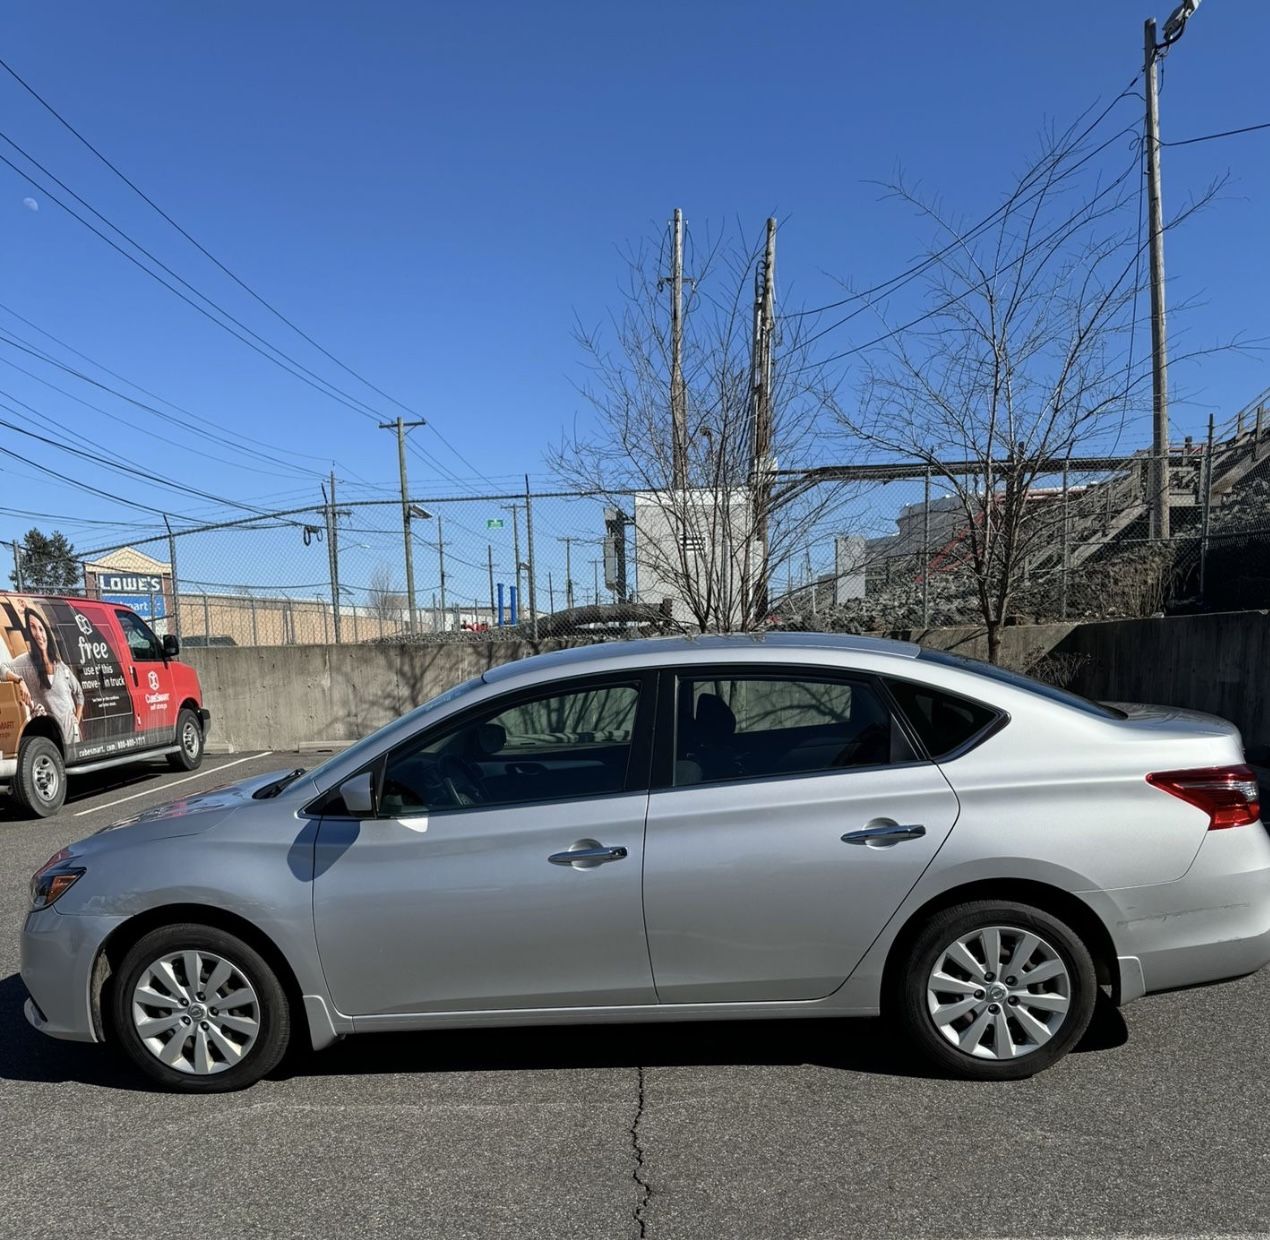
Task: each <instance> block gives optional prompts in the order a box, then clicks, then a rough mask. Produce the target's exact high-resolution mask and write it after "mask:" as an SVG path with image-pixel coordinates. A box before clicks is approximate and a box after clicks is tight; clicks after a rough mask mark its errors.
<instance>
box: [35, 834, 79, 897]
mask: <svg viewBox="0 0 1270 1240" xmlns="http://www.w3.org/2000/svg"><path fill="white" fill-rule="evenodd" d="M70 860H71V851H70V849H69V848H63V849H62V851H61V852H59V853H55V854H54V855H53V856H51V857H50V858H49V859H48V860H47V861H46V862H45V863H44V864H43V865H42V866H40V868H39V869H38V870H36V871H35V873H34V874H33V875H32V876H31V907H32V908H33V909H40V908H48V907H49V905H51V904H56V903H57V901H58V900H60V899H61V898H62V896H64V895H65V894H66V893H67V892H68V891H69V890H70V889H71V888H72V887H73V886H74V885H75V883H76V882H77V881H78V880H79V877H80V876H81V875H82V874H83V873H84V867H83V866H82V865H78V866H77V865H70V864H69V862H70Z"/></svg>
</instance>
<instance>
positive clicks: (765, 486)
mask: <svg viewBox="0 0 1270 1240" xmlns="http://www.w3.org/2000/svg"><path fill="white" fill-rule="evenodd" d="M775 341H776V221H775V220H774V219H769V220H768V221H767V243H766V245H765V246H764V248H763V266H762V269H761V271H759V272H758V273H757V274H756V279H755V297H754V340H753V356H752V358H751V366H750V368H751V373H752V375H753V402H754V431H753V437H754V456H753V461H752V463H751V467H750V468H751V474H752V476H751V479H750V486H751V491H752V495H753V501H752V502H753V504H754V543H755V550H756V553H757V555H758V563H757V564H756V565H754V567H753V570H752V571H753V574H754V581H753V583H752V585H753V589H752V592H751V598H752V600H753V608H754V614H753V616H752V617H751V619H753V620H757V619H758V618H759V617H760V616H762V615H763V614H764V613H765V612H766V611H767V560H768V551H767V542H768V528H767V526H768V516H769V511H770V508H771V503H772V482H771V470H772V391H773V377H774V376H773V364H774V361H773V354H774V352H775Z"/></svg>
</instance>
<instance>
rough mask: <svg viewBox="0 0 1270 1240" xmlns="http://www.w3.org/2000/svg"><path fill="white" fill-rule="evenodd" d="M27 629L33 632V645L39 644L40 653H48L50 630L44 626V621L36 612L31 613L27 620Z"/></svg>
mask: <svg viewBox="0 0 1270 1240" xmlns="http://www.w3.org/2000/svg"><path fill="white" fill-rule="evenodd" d="M27 631H28V632H29V633H30V634H31V643H32V645H35V646H38V647H39V648H40V653H41V654H43V655H47V654H48V648H49V635H48V630H47V629H46V628H45V627H44V621H42V620H41V619H40V618H39V617H38V616H37V615H35V613H34V612H32V613H31V616H30V618H29V620H28V621H27Z"/></svg>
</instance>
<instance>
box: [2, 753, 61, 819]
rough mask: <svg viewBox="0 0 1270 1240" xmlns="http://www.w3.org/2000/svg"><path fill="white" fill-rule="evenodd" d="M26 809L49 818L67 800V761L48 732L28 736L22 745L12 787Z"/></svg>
mask: <svg viewBox="0 0 1270 1240" xmlns="http://www.w3.org/2000/svg"><path fill="white" fill-rule="evenodd" d="M9 791H10V793H11V794H12V796H13V799H14V800H15V801H16V802H17V803H18V805H19V806H21V808H22V809H24V810H27V811H28V812H29V813H31V814H34V815H35V817H37V818H49V817H51V816H52V815H53V814H56V813H57V811H58V810H59V809H61V808H62V803H63V802H64V801H65V800H66V764H65V763H64V762H63V761H62V751H61V750H60V749H58V747H57V746H56V745H55V744H53V742H52V741H51V740H49V738H48V737H47V736H28V737H27V738H26V739H25V740H24V741H23V742H22V744H21V745H20V746H19V747H18V769H17V770H16V771H15V772H14V775H13V783H12V785H11V786H10V789H9Z"/></svg>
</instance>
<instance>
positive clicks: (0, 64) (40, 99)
mask: <svg viewBox="0 0 1270 1240" xmlns="http://www.w3.org/2000/svg"><path fill="white" fill-rule="evenodd" d="M0 68H3V69H4V71H5V72H6V73H7V74H8V75H9V76H10V77H11V78H13V80H14V81H15V82H17V84H18V85H19V86H21V87H22V89H23V90H25V91H26V92H27V94H29V95H30V96H31V97H32V98H33V99H34V100H35V101H36V102H37V103H39V105H40V106H41V107H42V108H44V109H45V111H47V112H48V113H49V114H50V115H51V116H52V117H53V118H54V119H55V120H56V121H57V122H58V123H59V124H60V125H61V126H62V127H63V128H64V129H66V130H67V131H68V132H69V133H70V134H72V135H73V136H74V137H75V138H76V139H77V140H78V141H79V142H80V143H81V144H82V145H83V146H85V147H86V148H87V149H88V150H89V151H91V152H92V153H93V155H95V156H96V157H97V159H99V160H100V161H101V162H102V163H103V164H105V165H106V167H107V168H109V169H110V171H111V172H113V173H114V174H115V176H117V177H118V178H119V179H120V180H121V181H122V182H123V183H124V184H125V185H126V186H128V188H129V189H131V190H132V191H133V193H135V194H136V195H137V196H138V197H139V198H141V200H142V201H143V202H145V203H146V205H147V206H149V207H150V208H151V209H152V210H154V211H155V212H157V213H158V214H159V215H160V216H161V217H162V218H163V219H164V220H166V221H167V223H168V224H170V225H171V226H172V227H173V228H175V229H176V231H177V232H179V233H180V234H181V236H182V237H184V238H185V240H186V241H188V242H189V243H190V244H191V245H192V246H193V247H194V248H195V249H196V250H198V252H199V253H200V254H202V255H203V256H204V257H205V258H206V259H208V261H210V262H211V263H213V264H214V265H215V266H216V267H217V268H219V270H220V271H222V272H223V273H224V274H225V275H226V276H228V277H229V278H230V279H231V280H233V282H234V283H235V284H237V285H238V286H239V288H241V289H243V291H244V292H246V293H247V294H248V295H249V296H250V297H252V298H253V299H254V300H255V301H257V302H258V303H259V304H260V305H262V306H264V308H265V309H266V310H268V311H269V312H270V313H271V314H272V315H274V316H275V317H276V318H278V319H279V320H280V321H281V322H283V323H285V324H286V325H287V326H288V327H289V328H291V330H292V331H293V332H295V333H296V335H298V336H299V337H300V338H301V339H302V340H304V341H306V342H307V343H308V344H310V345H311V346H312V347H313V348H315V349H316V350H317V351H318V352H319V353H321V354H322V355H323V356H324V357H326V358H327V359H328V360H330V361H332V362H334V363H335V365H336V366H338V367H339V368H340V369H341V370H343V371H344V372H345V373H346V374H349V375H351V376H352V377H353V378H354V379H356V380H358V382H360V383H362V384H364V385H365V386H366V387H368V388H370V390H371V391H372V392H375V393H377V394H378V395H379V396H382V397H383V398H384V399H385V400H387V401H389V402H390V403H392V404H394V405H396V406H397V407H398V408H399V409H401V410H403V411H404V412H405V413H408V414H410V415H411V417H415V418H417V417H418V416H419V415H418V413H417V412H416V411H415V410H413V409H411V408H410V407H409V406H408V405H405V404H403V403H402V402H401V401H399V400H398V399H397V398H396V397H395V396H392V395H390V394H389V393H388V392H386V391H384V390H383V388H381V387H379V386H377V385H376V384H374V383H372V382H371V381H370V380H369V379H367V378H366V377H365V376H364V375H362V374H360V373H359V372H358V371H356V370H354V369H353V368H352V367H351V366H349V365H348V364H347V363H346V362H343V361H341V360H340V359H339V358H338V357H336V356H335V354H333V353H332V352H330V350H329V349H327V348H325V347H324V346H323V345H321V344H319V343H318V342H317V341H316V340H315V339H314V338H313V337H312V336H310V335H309V334H308V333H307V332H305V331H304V330H303V329H302V328H300V327H299V326H298V325H297V324H296V323H295V322H294V321H292V320H291V319H290V318H288V317H287V316H286V315H285V314H283V313H282V311H281V310H279V309H278V308H277V307H276V306H275V305H274V304H273V303H272V302H270V301H269V300H268V299H266V298H265V297H263V296H261V294H259V293H258V292H256V290H255V289H253V288H252V287H251V286H250V285H249V284H247V282H246V281H244V280H243V279H241V278H240V277H239V276H238V275H237V274H235V273H234V272H233V271H231V270H230V269H229V268H228V267H227V266H226V265H225V264H224V263H223V262H221V260H220V259H219V258H217V257H216V256H215V255H214V254H213V253H212V252H211V251H210V250H208V249H207V248H206V247H205V246H204V245H203V244H202V243H201V242H200V241H198V240H197V239H196V238H195V237H193V236H192V235H191V234H190V233H189V232H187V231H186V230H185V229H184V228H183V227H182V226H181V225H180V224H178V223H177V222H176V220H174V219H173V218H172V216H170V215H169V214H168V213H167V212H166V211H165V210H164V209H163V208H162V207H160V206H159V204H158V203H157V202H155V201H154V199H153V198H151V197H150V196H149V194H147V193H146V192H145V191H144V190H143V189H142V188H141V187H140V186H139V185H137V183H136V182H135V181H133V180H132V179H131V178H130V177H128V176H127V175H126V174H125V173H124V172H123V171H122V170H121V169H120V168H118V167H117V166H116V165H115V164H114V163H113V162H112V161H111V160H110V159H108V158H107V157H106V155H104V154H103V153H102V152H101V151H100V150H99V149H98V148H97V147H96V146H94V145H93V143H92V142H90V141H89V140H88V139H87V138H86V137H85V136H84V135H83V134H82V133H80V131H79V130H78V129H76V128H75V126H74V125H72V124H71V122H70V121H68V120H67V119H66V117H64V116H63V115H62V114H61V113H60V112H59V111H58V110H57V109H56V108H55V107H54V106H53V105H52V104H51V103H50V102H49V101H48V100H47V99H45V98H44V96H43V95H41V94H40V93H39V92H38V91H37V90H36V89H35V88H34V87H33V86H32V85H31V84H30V83H29V82H27V81H26V79H25V78H23V77H22V76H21V75H20V74H19V73H18V72H17V70H15V69H14V68H13V67H12V66H11V65H9V64H8V63H7V62H6V61H4V60H0ZM6 141H8V139H7V138H6ZM19 149H20V148H19ZM27 158H28V159H30V156H27ZM31 162H32V163H34V162H35V161H34V160H32V161H31ZM36 167H39V165H38V164H36ZM49 175H52V174H51V173H50V174H49ZM54 179H55V180H56V178H54ZM58 183H59V184H61V182H58ZM64 188H65V187H64ZM68 192H70V191H68ZM80 201H82V199H81V200H80ZM85 205H86V206H87V204H85ZM90 210H91V208H90ZM99 218H100V217H99ZM111 227H114V226H113V225H111ZM116 231H118V230H117V229H116ZM120 235H121V236H122V235H123V234H122V233H121V234H120ZM133 244H135V242H134V243H133ZM139 248H140V247H139V246H138V249H139ZM156 261H157V260H156ZM178 278H179V277H178ZM182 283H184V281H182ZM187 287H189V286H188V285H187ZM199 295H200V296H202V294H199ZM222 313H223V312H222ZM253 334H254V333H253ZM270 347H271V348H272V347H273V346H270ZM279 352H281V350H279ZM332 386H333V385H332ZM428 426H429V428H430V429H431V430H432V432H433V434H435V435H436V436H437V438H438V439H440V440H441V442H442V443H443V444H444V445H445V446H446V447H447V448H448V449H449V450H450V451H451V452H452V453H453V454H454V455H455V456H456V457H457V458H458V459H459V460H460V461H461V462H462V463H463V464H464V465H466V466H467V468H468V469H470V470H471V471H472V473H473V474H475V475H476V477H478V478H481V479H482V480H483V481H485V482H489V479H488V478H485V477H484V476H483V475H482V474H481V472H480V471H479V470H478V469H477V468H476V466H474V465H473V464H472V463H471V461H469V460H468V459H467V458H466V457H465V456H464V455H463V454H462V453H461V452H460V451H459V450H458V449H457V448H456V447H454V445H453V444H452V443H451V442H450V441H449V440H448V439H447V438H446V437H445V436H444V435H443V434H442V433H441V431H440V430H439V429H438V428H437V427H436V426H435V425H433V423H432V422H429V423H428ZM438 468H442V467H441V466H439V465H438Z"/></svg>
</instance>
